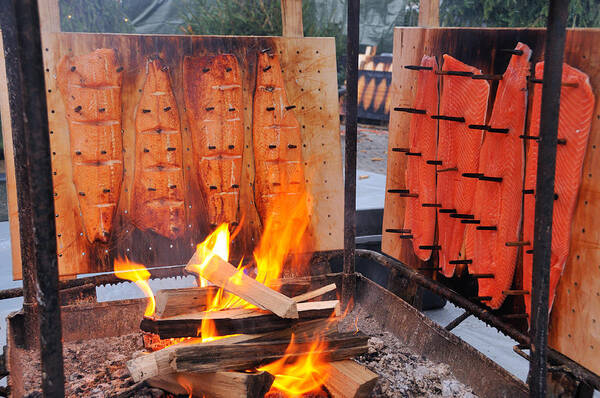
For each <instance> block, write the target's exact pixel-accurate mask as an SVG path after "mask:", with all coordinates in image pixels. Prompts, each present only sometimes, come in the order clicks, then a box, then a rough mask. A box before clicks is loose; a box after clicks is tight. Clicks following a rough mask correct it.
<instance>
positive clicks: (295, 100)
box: [3, 33, 343, 279]
mask: <svg viewBox="0 0 600 398" xmlns="http://www.w3.org/2000/svg"><path fill="white" fill-rule="evenodd" d="M43 41H44V44H43V47H44V69H45V78H46V89H47V106H48V115H49V120H48V121H49V130H50V131H49V133H50V145H51V150H52V154H51V155H52V168H53V184H54V191H55V194H54V201H55V209H56V225H57V246H58V264H59V273H60V275H61V276H62V277H69V276H70V277H72V276H74V275H77V274H80V273H90V272H102V271H110V270H111V269H112V263H113V259H114V258H115V257H117V256H127V257H128V258H129V259H130V260H132V261H136V262H139V263H142V264H144V265H146V266H149V267H152V266H158V265H169V264H181V263H184V262H185V261H187V260H188V259H189V258H190V256H191V255H192V253H193V250H194V248H195V246H196V244H197V243H198V242H201V241H202V240H203V239H204V238H205V237H206V235H207V234H208V233H209V232H211V231H212V230H213V229H214V224H218V223H220V222H222V221H228V222H231V223H234V224H235V223H239V226H238V227H239V230H238V233H237V234H236V237H235V240H234V241H233V247H232V256H234V257H237V258H241V257H246V258H248V257H250V256H251V253H252V251H253V249H254V247H255V245H256V242H258V240H259V238H260V234H261V232H262V229H263V223H262V217H260V216H259V212H258V210H257V207H258V203H256V201H255V191H257V192H258V191H259V190H258V189H257V187H258V185H256V184H255V179H256V176H255V161H254V148H253V146H254V145H253V130H252V120H253V106H254V92H255V86H256V82H257V75H258V71H259V69H258V63H259V61H258V58H259V54H264V53H266V52H264V53H263V52H262V51H263V50H267V49H268V51H267V52H269V53H271V54H273V55H274V56H276V57H277V60H278V63H279V64H278V66H275V65H274V64H273V65H272V68H273V69H274V71H273V72H272V74H273V75H274V74H275V73H274V72H275V69H276V70H277V73H278V75H279V77H278V79H279V80H278V81H277V86H278V87H279V88H281V90H282V92H283V90H285V93H286V96H287V100H286V101H287V102H286V106H294V108H293V109H291V108H290V109H288V110H286V112H287V114H290V115H293V117H294V119H295V121H296V123H297V131H296V133H295V136H294V138H293V142H292V141H290V142H289V143H287V144H286V145H288V144H289V145H294V146H295V148H291V147H289V146H286V150H287V151H289V152H290V155H291V152H293V151H295V152H297V153H298V154H299V157H298V159H302V165H301V166H302V181H301V183H302V187H303V188H302V189H306V191H307V193H308V194H309V195H310V196H311V197H312V199H313V200H312V202H311V203H314V204H317V205H315V206H313V208H312V211H311V213H310V214H309V218H310V220H309V221H310V223H309V224H310V225H309V228H308V232H307V234H308V236H307V239H306V241H307V242H309V243H310V244H309V245H306V246H305V247H303V248H302V249H307V250H315V251H322V250H339V249H341V248H342V246H343V228H342V225H343V208H342V207H340V206H339V203H341V202H342V201H343V183H342V181H343V178H342V162H341V150H340V135H339V117H338V106H337V92H338V91H337V77H336V76H337V71H336V61H335V45H334V44H335V43H334V40H333V39H332V38H283V37H209V36H167V35H163V36H143V35H113V34H79V33H48V34H46V35H45V36H44V39H43ZM46 49H47V50H46ZM63 59H64V61H63ZM186 59H188V61H187V62H185V60H186ZM61 61H63V63H62V64H61ZM200 62H208V63H209V66H208V67H202V66H199V64H197V63H200ZM269 62H272V61H269ZM59 64H61V65H62V66H61V67H60V68H58V66H59ZM184 64H185V65H184ZM186 65H187V66H191V68H187V67H185V68H184V66H186ZM196 66H199V67H200V71H199V72H198V70H197V69H194V68H195V67H196ZM264 67H266V66H264ZM264 67H263V68H264ZM205 68H208V69H210V70H209V71H206V72H204V69H205ZM71 69H74V70H73V71H72V70H71ZM260 73H261V74H264V73H266V72H263V71H262V69H261V70H260ZM204 74H206V76H204ZM190 76H191V77H190ZM188 77H189V78H188ZM204 77H206V79H205V80H203V79H204ZM203 85H207V86H206V87H208V88H209V89H208V90H205V89H204V88H205V86H203ZM59 86H60V87H59ZM215 86H216V87H217V88H216V89H215ZM229 88H231V89H229ZM80 94H81V95H80ZM117 94H118V95H117ZM72 97H75V98H72ZM203 101H204V102H203ZM205 102H206V103H207V104H208V105H206V106H204V105H203V104H204V103H205ZM78 107H80V108H78ZM213 107H214V109H211V108H213ZM207 108H209V110H207ZM233 108H235V111H232V110H231V109H233ZM148 111H149V112H148ZM3 116H4V115H3ZM7 117H8V116H7ZM285 123H288V119H287V118H286V119H285ZM84 127H85V128H84ZM202 129H204V133H203V132H202ZM285 138H286V140H289V137H287V136H286V137H285ZM213 147H215V149H213ZM232 147H233V148H232ZM212 152H214V153H212ZM211 156H214V157H215V158H214V159H211ZM285 156H288V155H285ZM294 156H296V155H294ZM213 160H214V162H213ZM287 160H292V159H291V158H289V159H287ZM294 161H295V160H294ZM213 166H214V167H213ZM8 178H9V179H11V180H13V181H14V178H15V177H14V174H13V175H10V176H8ZM214 187H216V188H217V189H214ZM80 193H82V195H80ZM11 196H12V195H11ZM256 198H257V199H259V198H260V197H259V196H256ZM12 205H13V207H14V203H13V204H12ZM15 234H16V235H15ZM11 236H12V237H13V238H14V239H15V240H14V241H15V242H17V241H19V225H18V219H17V218H16V217H12V218H11ZM14 260H15V262H14V264H13V276H14V277H15V278H17V279H18V278H20V277H21V266H20V258H18V257H16V258H15V259H14Z"/></svg>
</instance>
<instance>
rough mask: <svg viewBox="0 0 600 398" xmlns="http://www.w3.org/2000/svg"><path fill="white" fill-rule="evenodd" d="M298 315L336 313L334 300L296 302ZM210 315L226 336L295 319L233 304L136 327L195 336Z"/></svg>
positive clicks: (279, 325)
mask: <svg viewBox="0 0 600 398" xmlns="http://www.w3.org/2000/svg"><path fill="white" fill-rule="evenodd" d="M298 306H299V308H298V310H299V311H298V315H299V317H300V319H301V320H309V319H317V318H328V317H330V316H332V315H335V316H339V313H340V305H339V301H338V300H333V301H322V302H308V303H299V304H298ZM205 319H211V320H212V322H213V324H214V328H215V330H216V333H217V335H219V336H226V335H230V334H237V333H247V334H257V333H266V332H271V331H274V330H279V329H286V328H289V327H291V326H293V325H294V324H295V323H296V322H297V321H295V320H293V319H289V318H280V317H278V316H276V315H274V314H271V313H269V312H265V311H260V310H256V309H246V308H235V309H229V310H222V311H209V312H198V313H193V314H183V315H177V316H174V317H171V318H166V319H153V318H144V319H143V320H142V323H141V325H140V329H142V330H143V331H145V332H149V333H154V334H158V335H159V336H160V338H163V339H164V338H175V337H198V336H200V335H201V334H200V332H199V331H200V330H201V328H202V323H203V321H204V320H205Z"/></svg>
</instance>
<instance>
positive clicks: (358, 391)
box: [325, 360, 378, 398]
mask: <svg viewBox="0 0 600 398" xmlns="http://www.w3.org/2000/svg"><path fill="white" fill-rule="evenodd" d="M329 365H330V368H329V375H328V377H327V380H326V381H325V387H327V390H329V392H330V393H331V395H332V396H333V397H343V398H366V397H369V396H370V395H371V391H372V390H373V388H374V387H375V384H376V383H377V377H378V376H377V374H376V373H373V372H371V371H370V370H369V369H367V368H366V367H364V366H362V365H359V364H358V363H356V362H354V361H352V360H345V361H338V362H331V363H330V364H329Z"/></svg>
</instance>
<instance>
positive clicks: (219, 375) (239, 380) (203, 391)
mask: <svg viewBox="0 0 600 398" xmlns="http://www.w3.org/2000/svg"><path fill="white" fill-rule="evenodd" d="M273 380H275V376H273V375H272V374H270V373H268V372H253V373H246V372H216V373H187V372H182V373H176V374H166V375H160V376H157V377H153V378H150V379H148V380H147V381H146V382H147V383H148V384H149V385H150V386H152V387H157V388H161V389H163V390H165V391H168V392H170V393H172V394H175V395H184V396H194V397H204V396H209V397H212V398H262V397H264V396H265V394H266V393H267V392H268V391H269V389H270V388H271V385H272V384H273Z"/></svg>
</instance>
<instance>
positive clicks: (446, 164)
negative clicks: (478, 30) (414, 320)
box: [436, 54, 490, 277]
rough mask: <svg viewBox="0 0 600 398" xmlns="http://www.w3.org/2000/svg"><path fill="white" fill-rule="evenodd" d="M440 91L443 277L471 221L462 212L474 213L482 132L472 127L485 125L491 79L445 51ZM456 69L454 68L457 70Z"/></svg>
mask: <svg viewBox="0 0 600 398" xmlns="http://www.w3.org/2000/svg"><path fill="white" fill-rule="evenodd" d="M443 58H444V64H443V66H442V73H448V72H450V73H454V74H445V75H442V95H441V98H440V115H443V116H449V117H450V118H451V119H440V121H439V141H438V152H437V156H438V157H437V159H438V161H440V162H441V164H439V165H438V173H437V187H436V189H437V198H438V203H439V204H441V207H440V208H438V234H439V238H438V245H439V246H440V250H439V266H440V268H442V273H443V274H444V275H445V276H446V277H452V276H453V275H454V269H455V267H456V262H457V261H459V260H461V259H462V258H463V256H461V251H462V250H463V243H464V236H465V228H466V227H472V225H471V224H466V223H465V222H464V221H463V219H460V218H455V216H456V215H460V214H472V213H473V200H474V197H475V187H476V184H477V180H476V179H474V178H472V177H470V176H469V173H477V170H478V168H479V153H480V150H481V143H482V141H483V133H482V131H481V130H478V129H476V128H474V127H477V126H482V125H485V118H486V113H487V105H488V96H489V91H490V86H489V83H488V82H487V81H485V80H478V79H473V78H472V76H473V75H481V70H479V69H477V68H475V67H473V66H470V65H467V64H464V63H463V62H461V61H459V60H458V59H456V58H453V57H452V56H450V55H448V54H444V55H443ZM456 72H458V73H456Z"/></svg>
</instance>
